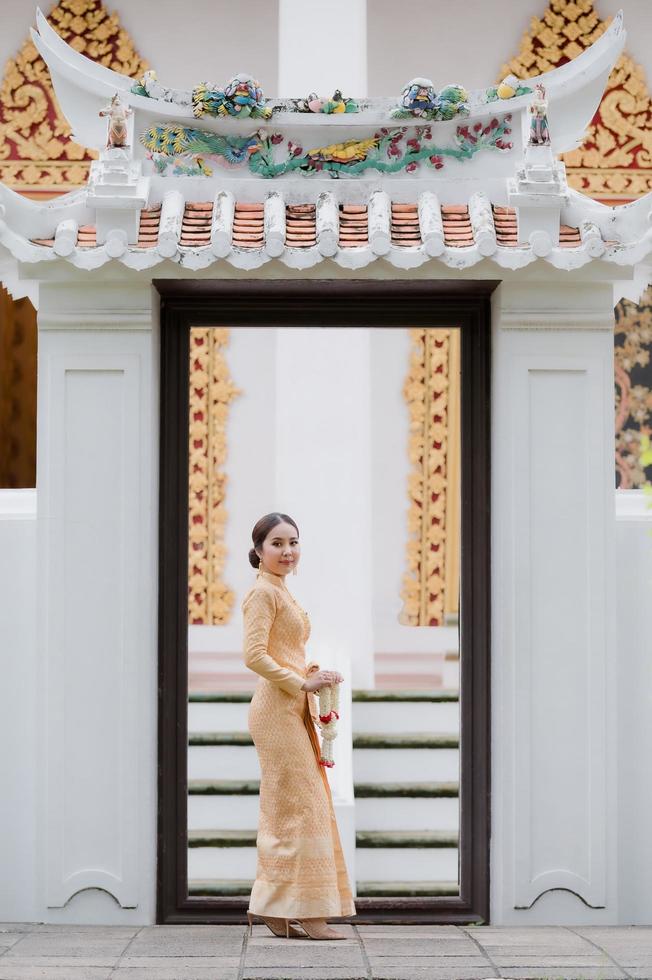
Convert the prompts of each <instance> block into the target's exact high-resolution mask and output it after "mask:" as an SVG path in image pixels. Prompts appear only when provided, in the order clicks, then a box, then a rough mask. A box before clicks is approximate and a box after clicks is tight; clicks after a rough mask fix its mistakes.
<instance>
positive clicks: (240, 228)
mask: <svg viewBox="0 0 652 980" xmlns="http://www.w3.org/2000/svg"><path fill="white" fill-rule="evenodd" d="M491 208H492V214H493V220H494V227H495V229H496V241H497V243H498V245H499V246H502V247H507V248H510V247H511V248H517V247H521V248H525V247H527V242H519V240H518V215H517V212H516V209H515V208H511V207H506V206H501V205H496V204H492V206H491ZM441 218H442V225H443V231H444V243H445V245H446V246H447V247H448V248H468V247H469V246H472V245H473V244H474V235H473V228H472V225H471V219H470V216H469V209H468V207H467V205H465V204H443V205H441ZM212 219H213V203H212V202H211V201H189V202H187V203H186V205H185V208H184V213H183V219H182V225H181V237H180V240H179V245H180V246H181V247H182V248H201V247H204V246H207V245H209V244H210V241H211V227H212ZM160 222H161V205H160V204H156V205H154V206H152V207H149V208H144V209H143V210H142V211H141V212H140V222H139V229H138V241H137V243H136V245H135V246H134V245H132V246H131V247H132V248H133V247H136V248H142V249H146V248H155V247H156V245H157V243H158V235H159V226H160ZM339 225H340V227H339V246H340V248H355V247H360V246H365V245H368V244H369V220H368V212H367V207H366V205H363V204H340V205H339ZM390 233H391V243H392V245H393V246H395V247H398V248H411V247H415V246H419V245H421V244H422V243H423V239H422V236H421V228H420V224H419V208H418V205H417V204H416V203H414V204H405V203H396V202H392V205H391V226H390ZM232 235H233V237H232V242H233V246H234V247H235V248H246V249H261V248H263V247H264V244H265V205H264V204H262V203H257V204H253V203H245V202H238V203H236V205H235V212H234V217H233V232H232ZM31 241H32V244H34V245H42V246H46V247H47V246H49V247H52V246H53V245H54V238H33V239H31ZM76 244H77V247H78V248H84V249H86V248H94V247H96V246H97V235H96V228H95V225H81V226H80V227H79V229H78V232H77V243H76ZM285 244H286V246H287V247H288V248H312V247H314V246H315V245H316V244H317V228H316V206H315V205H314V204H288V205H286V208H285ZM582 244H583V243H582V235H581V232H580V229H579V228H575V227H572V226H570V225H565V224H561V225H560V228H559V245H560V247H562V248H579V247H581V246H582ZM606 244H607V245H609V244H612V243H610V242H606Z"/></svg>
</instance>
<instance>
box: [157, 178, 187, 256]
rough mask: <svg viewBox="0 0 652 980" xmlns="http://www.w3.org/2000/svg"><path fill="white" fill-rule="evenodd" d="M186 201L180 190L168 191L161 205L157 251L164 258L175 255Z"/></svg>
mask: <svg viewBox="0 0 652 980" xmlns="http://www.w3.org/2000/svg"><path fill="white" fill-rule="evenodd" d="M185 206H186V202H185V200H184V198H183V195H182V194H181V192H180V191H175V190H173V191H168V192H167V193H166V195H165V197H164V198H163V203H162V205H161V222H160V224H159V231H158V251H159V253H160V254H161V255H162V256H163V257H164V258H166V259H171V258H174V256H176V254H177V252H178V248H179V239H180V238H181V223H182V221H183V212H184V209H185Z"/></svg>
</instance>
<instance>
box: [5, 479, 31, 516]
mask: <svg viewBox="0 0 652 980" xmlns="http://www.w3.org/2000/svg"><path fill="white" fill-rule="evenodd" d="M36 506H37V497H36V488H32V487H28V488H26V489H22V490H6V489H0V521H33V520H36V516H37V510H36Z"/></svg>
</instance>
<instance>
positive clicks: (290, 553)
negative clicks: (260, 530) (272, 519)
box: [258, 521, 301, 575]
mask: <svg viewBox="0 0 652 980" xmlns="http://www.w3.org/2000/svg"><path fill="white" fill-rule="evenodd" d="M300 555H301V546H300V545H299V535H298V534H297V529H296V528H295V527H293V525H292V524H286V523H285V521H282V522H281V523H280V524H277V525H276V526H275V527H273V528H272V530H271V531H270V532H269V534H268V535H267V537H266V538H265V540H264V541H263V548H262V555H261V552H260V551H258V557H259V558H260V557H262V560H263V561H262V564H263V568H264V569H265V571H267V572H272V573H273V574H274V575H287V573H288V572H291V571H292V569H294V568H296V567H297V565H298V563H299V557H300Z"/></svg>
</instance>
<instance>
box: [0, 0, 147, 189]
mask: <svg viewBox="0 0 652 980" xmlns="http://www.w3.org/2000/svg"><path fill="white" fill-rule="evenodd" d="M33 9H34V8H33V7H32V10H33ZM48 20H49V22H50V24H52V26H53V27H54V29H55V30H56V31H57V33H58V34H60V35H61V36H62V37H63V39H64V40H65V41H67V42H68V43H69V44H71V45H72V46H73V47H74V48H75V49H76V50H77V51H80V52H81V53H82V54H85V55H86V56H87V57H89V58H92V59H93V61H97V62H99V64H101V65H106V67H107V68H113V69H114V70H115V71H119V72H122V73H123V74H124V75H130V76H133V77H134V78H136V77H139V76H140V75H141V74H142V73H143V71H145V70H146V69H147V68H149V65H148V63H147V62H146V61H144V60H143V59H142V58H141V57H140V55H139V54H138V52H137V51H136V50H135V48H134V45H133V42H132V40H131V38H130V37H129V35H128V33H127V32H126V31H125V30H124V28H123V27H122V26H121V24H120V20H119V18H118V15H117V14H115V13H113V14H109V13H108V12H107V11H106V9H105V8H104V6H103V4H102V3H101V2H100V0H59V2H58V3H57V4H56V5H55V6H54V7H53V8H52V10H51V11H50V13H49V15H48ZM95 156H96V154H95V153H94V152H92V151H91V152H89V151H88V150H86V149H84V147H82V146H79V144H78V143H74V142H73V141H72V140H71V139H70V129H69V127H68V123H67V122H66V120H65V118H64V117H63V115H62V113H61V110H60V109H59V106H58V104H57V100H56V97H55V95H54V92H53V90H52V83H51V81H50V74H49V72H48V70H47V67H46V65H45V62H44V61H43V59H42V58H41V56H40V55H39V53H38V52H37V50H36V48H35V47H34V44H33V43H32V41H31V40H30V39H28V40H26V41H25V42H24V44H23V46H22V47H21V49H20V51H19V52H18V54H17V55H16V57H15V58H11V59H10V60H9V61H8V62H7V64H6V66H5V73H4V78H3V80H2V86H1V87H0V181H2V182H3V183H4V184H7V185H8V186H9V187H13V188H14V189H15V190H17V191H21V192H22V193H23V194H25V195H26V196H27V197H33V198H37V197H52V196H53V195H55V194H60V193H62V192H65V191H69V190H71V189H72V188H73V187H79V186H82V185H84V184H85V183H86V181H87V179H88V172H89V166H90V162H91V160H93V159H94V158H95Z"/></svg>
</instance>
